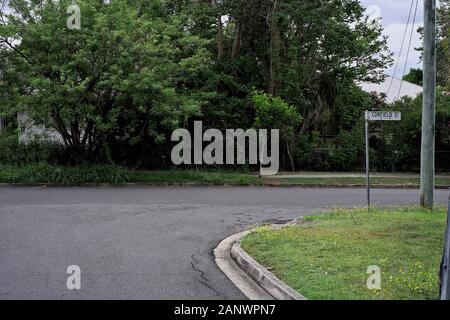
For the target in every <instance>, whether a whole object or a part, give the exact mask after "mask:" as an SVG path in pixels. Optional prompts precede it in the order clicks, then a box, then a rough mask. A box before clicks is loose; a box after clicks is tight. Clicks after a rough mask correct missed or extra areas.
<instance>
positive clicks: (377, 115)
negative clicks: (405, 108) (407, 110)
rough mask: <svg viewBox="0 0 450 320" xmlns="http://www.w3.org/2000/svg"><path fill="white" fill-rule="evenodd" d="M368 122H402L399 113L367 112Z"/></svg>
mask: <svg viewBox="0 0 450 320" xmlns="http://www.w3.org/2000/svg"><path fill="white" fill-rule="evenodd" d="M366 120H367V121H402V113H401V112H399V111H366Z"/></svg>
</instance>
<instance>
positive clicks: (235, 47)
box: [231, 22, 241, 58]
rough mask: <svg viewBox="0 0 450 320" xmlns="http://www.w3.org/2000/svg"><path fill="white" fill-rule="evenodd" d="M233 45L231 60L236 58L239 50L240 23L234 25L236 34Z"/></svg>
mask: <svg viewBox="0 0 450 320" xmlns="http://www.w3.org/2000/svg"><path fill="white" fill-rule="evenodd" d="M235 33H236V34H235V37H234V43H233V50H232V51H231V58H235V57H237V55H238V54H239V51H240V50H241V23H240V22H237V23H236V32H235Z"/></svg>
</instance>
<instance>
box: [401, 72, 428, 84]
mask: <svg viewBox="0 0 450 320" xmlns="http://www.w3.org/2000/svg"><path fill="white" fill-rule="evenodd" d="M403 80H405V81H408V82H411V83H414V84H417V85H418V86H423V70H422V69H414V68H413V69H411V70H410V71H409V73H408V74H406V75H405V76H403Z"/></svg>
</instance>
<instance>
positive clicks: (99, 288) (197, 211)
mask: <svg viewBox="0 0 450 320" xmlns="http://www.w3.org/2000/svg"><path fill="white" fill-rule="evenodd" d="M418 198H419V191H417V190H374V191H373V201H374V203H375V204H376V205H392V204H417V202H418ZM436 198H437V201H438V202H439V203H442V204H446V203H447V199H448V191H445V190H442V191H436ZM364 202H365V190H363V189H303V188H266V187H234V188H232V187H120V188H119V187H117V188H114V187H111V188H110V187H108V188H0V299H208V300H209V299H244V298H245V297H244V296H243V295H242V294H241V293H240V291H239V290H237V289H236V288H235V287H234V286H233V284H232V283H231V282H230V281H228V279H227V278H226V277H225V276H224V275H223V274H222V273H221V272H220V270H219V269H218V268H217V267H216V265H215V263H214V259H213V256H212V250H213V248H215V247H216V246H217V245H218V244H219V242H220V241H221V240H223V239H224V238H226V237H227V236H229V235H231V234H234V233H237V232H240V231H242V230H244V229H246V228H248V227H249V226H252V225H255V224H259V223H262V222H264V221H269V220H270V221H275V222H276V221H280V222H281V221H287V220H290V219H293V218H297V217H299V216H304V215H310V214H315V213H317V212H320V211H322V210H325V209H326V208H329V207H337V206H339V207H355V206H363V205H364ZM69 265H77V266H79V267H80V268H81V286H82V288H81V290H79V291H76V290H75V291H70V290H68V289H67V288H66V280H67V277H69V275H68V274H66V268H67V267H68V266H69Z"/></svg>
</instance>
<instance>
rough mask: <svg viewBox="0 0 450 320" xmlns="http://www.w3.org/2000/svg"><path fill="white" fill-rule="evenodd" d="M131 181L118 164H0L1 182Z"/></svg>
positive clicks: (111, 182) (77, 182)
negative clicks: (66, 165)
mask: <svg viewBox="0 0 450 320" xmlns="http://www.w3.org/2000/svg"><path fill="white" fill-rule="evenodd" d="M128 181H129V176H128V174H127V172H126V170H124V169H122V168H120V167H116V166H75V167H63V166H52V165H48V164H35V165H27V166H23V167H16V166H8V165H0V182H2V183H25V184H26V183H30V184H40V183H43V184H45V183H48V184H60V185H80V184H87V183H109V184H120V183H126V182H128Z"/></svg>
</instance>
